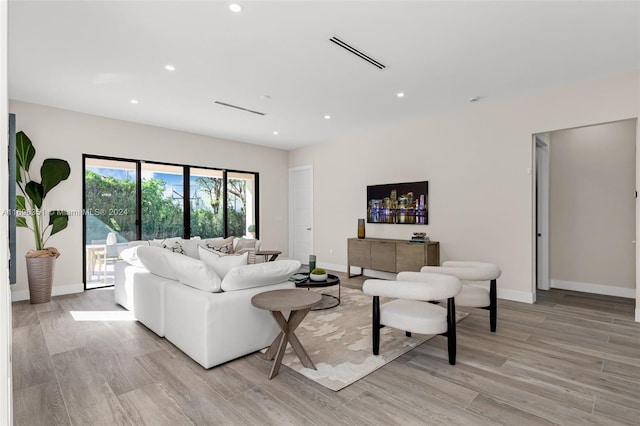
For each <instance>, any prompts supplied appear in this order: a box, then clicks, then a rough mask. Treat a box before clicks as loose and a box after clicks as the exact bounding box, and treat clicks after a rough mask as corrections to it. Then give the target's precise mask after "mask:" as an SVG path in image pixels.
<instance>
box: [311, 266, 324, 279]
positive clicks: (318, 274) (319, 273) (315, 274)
mask: <svg viewBox="0 0 640 426" xmlns="http://www.w3.org/2000/svg"><path fill="white" fill-rule="evenodd" d="M328 277H329V275H328V274H327V271H325V270H324V269H322V268H315V269H313V270H312V271H311V273H310V274H309V279H310V280H311V281H326V280H327V278H328Z"/></svg>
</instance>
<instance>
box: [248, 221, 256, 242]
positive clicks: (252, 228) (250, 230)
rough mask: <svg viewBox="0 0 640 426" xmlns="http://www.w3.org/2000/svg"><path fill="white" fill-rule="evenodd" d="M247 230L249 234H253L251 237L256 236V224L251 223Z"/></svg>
mask: <svg viewBox="0 0 640 426" xmlns="http://www.w3.org/2000/svg"><path fill="white" fill-rule="evenodd" d="M247 232H248V233H249V235H250V236H251V238H254V239H255V238H256V226H255V225H253V224H251V225H249V227H248V228H247Z"/></svg>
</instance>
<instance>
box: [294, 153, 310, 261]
mask: <svg viewBox="0 0 640 426" xmlns="http://www.w3.org/2000/svg"><path fill="white" fill-rule="evenodd" d="M311 254H313V166H311V165H309V166H302V167H295V168H292V169H289V256H290V257H291V259H296V260H299V261H300V263H302V264H305V265H306V264H308V263H309V255H311Z"/></svg>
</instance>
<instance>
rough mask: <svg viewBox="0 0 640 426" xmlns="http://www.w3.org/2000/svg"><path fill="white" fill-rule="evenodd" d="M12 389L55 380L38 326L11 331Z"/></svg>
mask: <svg viewBox="0 0 640 426" xmlns="http://www.w3.org/2000/svg"><path fill="white" fill-rule="evenodd" d="M12 334H13V354H12V355H13V356H12V358H13V389H14V390H16V389H23V388H27V387H30V386H33V385H39V384H42V383H47V382H51V381H55V380H56V375H55V373H54V371H53V364H52V362H51V358H50V357H49V352H48V351H47V344H46V342H45V339H44V335H43V334H42V329H41V328H40V325H39V324H36V325H32V326H30V327H19V328H14V329H13V333H12Z"/></svg>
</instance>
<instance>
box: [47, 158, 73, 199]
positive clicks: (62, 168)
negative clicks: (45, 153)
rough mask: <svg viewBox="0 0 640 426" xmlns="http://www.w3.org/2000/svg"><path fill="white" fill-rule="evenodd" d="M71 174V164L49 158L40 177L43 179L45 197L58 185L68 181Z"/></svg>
mask: <svg viewBox="0 0 640 426" xmlns="http://www.w3.org/2000/svg"><path fill="white" fill-rule="evenodd" d="M69 174H71V168H70V167H69V163H67V162H66V161H65V160H61V159H59V158H47V159H46V160H44V162H43V163H42V167H41V168H40V176H41V177H42V187H43V190H44V192H43V194H42V196H43V197H45V196H46V195H47V194H48V193H49V191H51V189H53V188H54V187H55V186H56V185H57V184H59V183H60V182H62V181H63V180H66V179H67V178H68V177H69Z"/></svg>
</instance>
